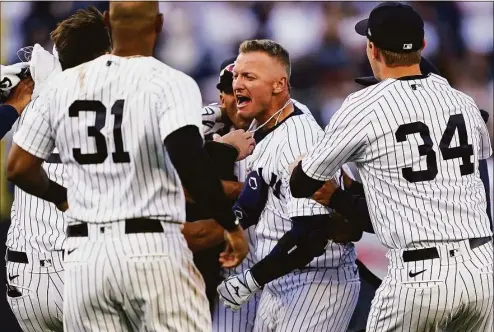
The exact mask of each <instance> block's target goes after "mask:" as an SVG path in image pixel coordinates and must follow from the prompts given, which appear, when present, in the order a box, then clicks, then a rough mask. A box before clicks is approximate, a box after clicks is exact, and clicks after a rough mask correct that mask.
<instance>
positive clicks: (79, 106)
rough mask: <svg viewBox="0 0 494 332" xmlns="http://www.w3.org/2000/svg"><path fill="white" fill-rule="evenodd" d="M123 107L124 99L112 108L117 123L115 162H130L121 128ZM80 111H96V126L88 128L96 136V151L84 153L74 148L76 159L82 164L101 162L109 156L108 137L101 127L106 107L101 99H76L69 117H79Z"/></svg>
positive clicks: (113, 156) (89, 132) (89, 133)
mask: <svg viewBox="0 0 494 332" xmlns="http://www.w3.org/2000/svg"><path fill="white" fill-rule="evenodd" d="M123 108H124V101H123V100H117V101H116V102H115V103H114V104H113V106H112V108H111V114H113V115H114V116H115V123H114V126H113V139H114V140H115V152H113V153H112V158H113V162H115V163H128V162H130V155H129V153H128V152H125V151H124V146H123V141H122V129H121V128H120V126H121V124H122V116H123ZM80 112H94V113H96V121H95V124H94V126H90V127H88V128H87V134H88V136H89V137H94V141H95V143H96V153H82V152H81V149H79V148H74V149H73V151H72V152H73V155H74V159H75V160H76V161H77V162H78V163H79V164H81V165H89V164H101V163H103V162H104V161H105V160H106V158H107V157H108V146H107V145H106V139H105V136H103V134H102V133H101V129H103V127H104V126H105V122H106V107H105V105H103V103H102V102H100V101H99V100H76V101H74V102H73V103H72V105H70V107H69V117H71V118H72V117H75V118H77V117H78V116H79V113H80Z"/></svg>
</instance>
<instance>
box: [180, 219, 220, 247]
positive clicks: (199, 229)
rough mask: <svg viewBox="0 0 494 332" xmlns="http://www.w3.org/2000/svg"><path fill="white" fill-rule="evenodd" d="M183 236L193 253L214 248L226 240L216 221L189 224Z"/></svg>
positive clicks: (198, 221)
mask: <svg viewBox="0 0 494 332" xmlns="http://www.w3.org/2000/svg"><path fill="white" fill-rule="evenodd" d="M182 234H183V235H184V237H185V240H186V241H187V245H188V246H189V249H190V250H191V251H192V252H198V251H201V250H205V249H208V248H211V247H214V246H216V245H218V244H220V243H222V242H223V241H224V240H225V237H224V230H223V228H222V227H221V226H220V225H219V224H218V223H217V222H216V221H215V220H214V219H206V220H197V221H193V222H187V223H185V224H184V228H183V230H182Z"/></svg>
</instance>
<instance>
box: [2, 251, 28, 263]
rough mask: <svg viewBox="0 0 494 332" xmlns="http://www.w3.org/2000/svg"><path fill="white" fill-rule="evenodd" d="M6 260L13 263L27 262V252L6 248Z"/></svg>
mask: <svg viewBox="0 0 494 332" xmlns="http://www.w3.org/2000/svg"><path fill="white" fill-rule="evenodd" d="M7 261H8V262H13V263H24V264H27V263H29V260H28V259H27V254H26V253H25V252H22V251H14V250H10V249H7Z"/></svg>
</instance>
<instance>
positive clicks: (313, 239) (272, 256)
mask: <svg viewBox="0 0 494 332" xmlns="http://www.w3.org/2000/svg"><path fill="white" fill-rule="evenodd" d="M292 221H293V227H292V229H290V230H289V231H288V232H286V233H285V235H283V237H282V238H281V239H280V240H279V241H278V243H277V244H276V246H275V247H274V248H273V250H271V252H270V253H269V254H268V255H267V256H266V257H264V258H263V259H262V260H260V261H259V262H257V263H256V264H255V265H254V266H253V267H252V268H251V269H250V271H251V273H252V276H253V277H254V279H255V280H256V282H257V284H258V285H259V286H261V287H263V286H264V285H265V284H267V283H269V282H271V281H273V280H275V279H277V278H279V277H281V276H284V275H286V274H288V273H290V272H292V271H293V270H295V269H301V268H303V267H304V266H306V265H307V264H309V263H310V262H311V261H312V260H313V259H314V258H315V257H318V256H320V255H322V254H323V253H324V252H325V250H326V249H325V247H326V244H327V241H328V237H327V236H326V234H325V233H326V231H325V230H327V229H328V226H330V225H329V224H330V220H329V216H328V215H314V216H305V217H294V218H292Z"/></svg>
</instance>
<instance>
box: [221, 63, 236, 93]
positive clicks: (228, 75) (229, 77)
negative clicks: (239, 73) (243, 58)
mask: <svg viewBox="0 0 494 332" xmlns="http://www.w3.org/2000/svg"><path fill="white" fill-rule="evenodd" d="M235 60H237V58H230V59H227V60H225V61H223V63H222V64H221V67H220V78H219V80H218V84H216V88H217V89H218V90H220V91H222V92H225V93H229V94H232V93H233V87H232V84H233V73H232V70H233V66H234V64H235Z"/></svg>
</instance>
